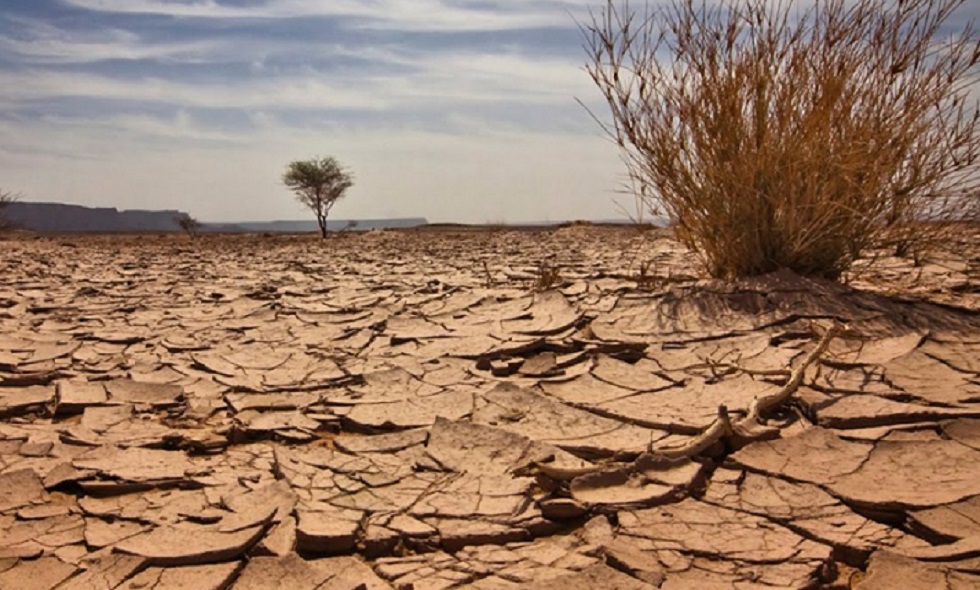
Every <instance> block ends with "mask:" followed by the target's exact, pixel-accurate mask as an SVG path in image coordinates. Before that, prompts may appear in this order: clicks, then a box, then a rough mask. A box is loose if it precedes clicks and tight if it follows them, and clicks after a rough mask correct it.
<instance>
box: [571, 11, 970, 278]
mask: <svg viewBox="0 0 980 590" xmlns="http://www.w3.org/2000/svg"><path fill="white" fill-rule="evenodd" d="M975 1H976V0H781V1H778V2H773V1H772V0H671V1H670V2H668V3H666V5H665V6H663V7H660V8H654V7H650V6H651V5H649V4H647V5H646V6H647V8H645V9H640V10H639V11H637V10H634V9H633V8H631V7H630V5H629V3H628V2H627V1H626V0H622V1H620V0H608V1H607V3H606V6H605V8H604V10H602V11H600V13H599V14H597V15H595V16H594V18H593V19H592V21H591V22H590V23H587V24H585V25H584V26H583V32H584V33H585V37H586V48H587V51H588V53H589V55H588V58H589V61H588V64H587V70H588V72H589V74H590V76H591V77H592V79H593V81H594V82H595V83H596V85H597V86H598V87H599V89H600V90H601V92H602V95H603V97H604V98H605V99H606V102H607V103H608V105H609V107H610V109H611V114H612V123H611V124H609V125H606V130H607V131H608V132H609V134H610V135H611V136H612V139H613V140H614V141H616V143H617V144H618V145H619V146H620V148H621V150H622V155H623V159H624V161H625V163H626V165H627V169H628V172H629V178H630V184H629V189H630V191H631V192H634V193H635V194H636V195H637V197H638V198H639V199H640V200H641V201H642V202H643V203H644V204H645V206H646V207H647V208H648V209H649V210H650V211H651V212H652V213H654V214H655V215H665V216H666V217H667V218H668V219H669V221H670V223H671V225H672V227H673V228H674V230H675V232H676V235H677V237H678V238H679V239H680V240H681V241H682V242H683V243H684V244H685V245H687V246H688V247H690V248H691V249H692V250H693V251H694V252H695V253H696V254H697V255H698V256H699V257H700V258H701V260H702V262H703V263H704V265H705V267H706V270H707V271H708V273H709V274H711V275H712V276H715V277H722V278H726V277H738V276H747V275H756V274H764V273H767V272H770V271H773V270H776V269H779V268H789V269H791V270H794V271H796V272H798V273H800V274H804V275H811V276H821V277H826V278H837V277H839V275H840V274H841V273H842V272H844V271H846V270H847V269H848V268H849V267H850V266H851V263H852V262H854V260H855V259H856V258H857V257H858V256H859V255H861V253H862V252H863V251H868V250H875V249H879V248H890V249H892V250H893V251H895V252H897V253H899V254H913V255H917V254H921V253H922V252H923V251H924V250H925V249H927V248H928V247H931V246H935V245H937V243H938V240H937V238H938V237H940V236H941V235H942V232H944V231H950V228H952V227H953V226H952V225H951V224H950V223H949V222H955V221H959V220H966V219H969V218H970V217H971V216H973V215H975V214H976V211H977V210H978V204H980V100H978V99H977V97H978V96H980V94H977V93H972V94H971V90H973V91H976V90H977V89H978V88H977V87H978V81H980V76H978V75H977V74H978V67H977V66H978V64H980V37H978V35H977V29H976V28H975V27H974V25H973V23H972V22H967V23H966V24H965V25H963V26H962V27H961V28H959V30H958V31H957V30H954V29H955V28H956V27H955V26H954V25H955V21H954V19H953V18H951V17H952V15H953V14H954V13H955V12H956V11H957V9H959V8H962V7H963V6H968V5H971V3H972V2H975ZM600 123H601V121H600Z"/></svg>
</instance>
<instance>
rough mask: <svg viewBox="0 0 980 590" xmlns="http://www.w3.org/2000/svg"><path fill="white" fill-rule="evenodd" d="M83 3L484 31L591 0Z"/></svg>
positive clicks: (562, 16) (557, 22)
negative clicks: (490, 3) (494, 3)
mask: <svg viewBox="0 0 980 590" xmlns="http://www.w3.org/2000/svg"><path fill="white" fill-rule="evenodd" d="M65 2H67V3H68V4H71V5H73V6H75V7H78V8H85V9H88V10H93V11H100V12H115V13H128V14H155V15H167V16H174V17H185V18H210V19H283V18H300V17H307V18H309V17H353V18H361V19H365V22H364V23H362V25H361V26H363V27H365V28H378V29H399V30H414V31H481V30H506V29H524V28H529V27H551V26H562V27H565V26H568V25H569V14H578V15H582V14H584V11H583V8H584V7H586V6H589V5H591V3H590V2H587V1H583V0H576V1H574V2H568V1H565V2H534V3H532V2H527V1H525V0H510V1H507V2H499V3H497V6H496V7H494V8H492V9H491V8H488V7H486V4H485V3H473V4H472V5H470V6H466V5H465V4H464V5H463V6H460V4H461V3H459V2H452V3H450V2H446V1H442V0H269V1H267V2H264V3H261V4H252V5H247V6H233V5H227V4H219V3H217V2H214V1H213V0H199V1H191V2H168V1H164V0H65Z"/></svg>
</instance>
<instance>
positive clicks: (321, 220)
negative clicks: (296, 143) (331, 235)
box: [282, 157, 354, 238]
mask: <svg viewBox="0 0 980 590" xmlns="http://www.w3.org/2000/svg"><path fill="white" fill-rule="evenodd" d="M282 182H283V184H285V185H286V186H287V187H289V189H290V190H292V191H293V192H294V193H296V198H297V199H298V200H299V202H300V203H303V204H304V205H306V206H307V207H308V208H309V209H310V211H313V214H314V215H316V222H317V224H318V225H319V226H320V237H322V238H326V237H327V215H328V214H329V213H330V208H331V207H333V206H334V203H336V202H337V201H338V200H340V199H341V198H342V197H343V196H344V193H345V192H346V191H347V189H349V188H350V187H351V186H353V185H354V180H353V177H352V176H351V174H350V173H349V172H347V171H346V170H345V169H344V168H343V166H341V165H340V163H339V162H338V161H337V160H335V159H334V158H319V157H317V158H313V159H312V160H296V161H294V162H290V163H289V166H287V167H286V172H285V173H284V174H283V175H282Z"/></svg>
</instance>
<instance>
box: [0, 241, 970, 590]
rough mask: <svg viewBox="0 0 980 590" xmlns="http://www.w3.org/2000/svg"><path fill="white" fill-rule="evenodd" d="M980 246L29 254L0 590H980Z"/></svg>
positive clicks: (3, 337)
mask: <svg viewBox="0 0 980 590" xmlns="http://www.w3.org/2000/svg"><path fill="white" fill-rule="evenodd" d="M978 244H980V231H978V230H977V228H964V230H963V232H962V233H961V235H960V238H959V240H958V241H955V242H951V243H950V244H949V245H948V250H949V252H948V253H947V254H944V255H941V256H939V257H937V258H936V259H935V260H932V261H929V262H928V263H926V264H925V265H923V266H919V267H915V266H913V265H912V264H911V262H910V261H908V260H904V259H898V258H891V257H884V256H882V257H879V258H878V260H877V265H876V266H875V267H874V268H873V269H872V270H870V271H867V272H863V273H860V274H856V275H855V276H852V277H848V283H849V284H848V285H838V284H832V283H826V282H818V281H810V280H805V279H801V278H799V277H796V276H794V275H792V274H789V273H775V274H773V275H769V276H765V277H759V278H755V279H750V280H744V281H740V282H737V283H729V284H723V283H717V282H712V281H698V280H697V278H696V277H697V270H696V268H697V267H696V265H695V264H694V260H693V257H692V256H691V254H690V253H688V252H685V251H684V250H683V249H681V248H679V247H678V246H677V245H676V244H675V243H673V242H672V241H670V240H669V239H668V238H667V237H666V236H664V235H663V234H661V233H657V232H650V231H647V232H642V233H641V232H638V231H635V230H632V229H630V228H601V227H590V226H570V227H565V228H562V229H559V230H554V231H544V232H542V231H506V230H497V231H492V232H476V231H471V230H467V231H454V230H453V229H452V228H449V229H443V230H441V231H429V232H425V231H422V232H418V231H415V232H407V231H406V232H371V233H364V234H345V235H338V236H333V237H331V239H328V240H326V241H320V240H317V239H313V238H310V237H299V236H292V237H290V236H286V237H271V238H269V237H261V236H219V237H211V236H205V237H202V238H201V239H199V240H197V241H193V242H192V241H189V240H187V239H186V238H184V237H181V236H43V237H36V236H30V235H19V236H14V237H12V238H9V239H6V240H4V241H0V252H2V259H0V589H2V590H7V589H11V590H13V589H53V588H57V589H59V590H66V589H89V588H97V589H100V590H101V589H104V590H113V589H136V588H152V589H154V590H165V589H169V588H174V589H176V588H195V589H224V588H235V589H264V588H282V589H311V590H312V589H321V590H326V589H331V590H333V589H336V590H354V589H360V588H365V589H374V588H391V587H393V588H403V589H408V588H413V589H416V590H422V589H435V588H463V587H474V588H483V589H497V588H500V589H504V588H554V587H557V586H558V585H561V587H562V588H563V590H566V589H567V590H572V589H575V588H622V589H633V588H637V589H640V588H663V589H665V590H677V589H683V588H696V589H698V590H714V589H725V590H728V589H731V590H748V589H752V590H760V589H769V590H771V589H774V588H838V589H844V588H855V589H861V590H872V589H893V588H907V589H920V588H921V589H933V588H949V589H967V588H977V587H980V246H978ZM720 407H722V408H723V409H721V410H720V409H719V408H720Z"/></svg>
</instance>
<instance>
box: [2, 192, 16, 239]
mask: <svg viewBox="0 0 980 590" xmlns="http://www.w3.org/2000/svg"><path fill="white" fill-rule="evenodd" d="M18 198H19V195H17V194H14V193H12V192H9V191H5V190H2V189H0V231H2V230H7V229H10V227H11V225H12V224H11V223H10V221H8V220H7V218H6V217H5V216H4V213H3V210H4V209H6V208H7V205H9V204H10V203H13V202H14V201H16V200H17V199H18Z"/></svg>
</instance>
